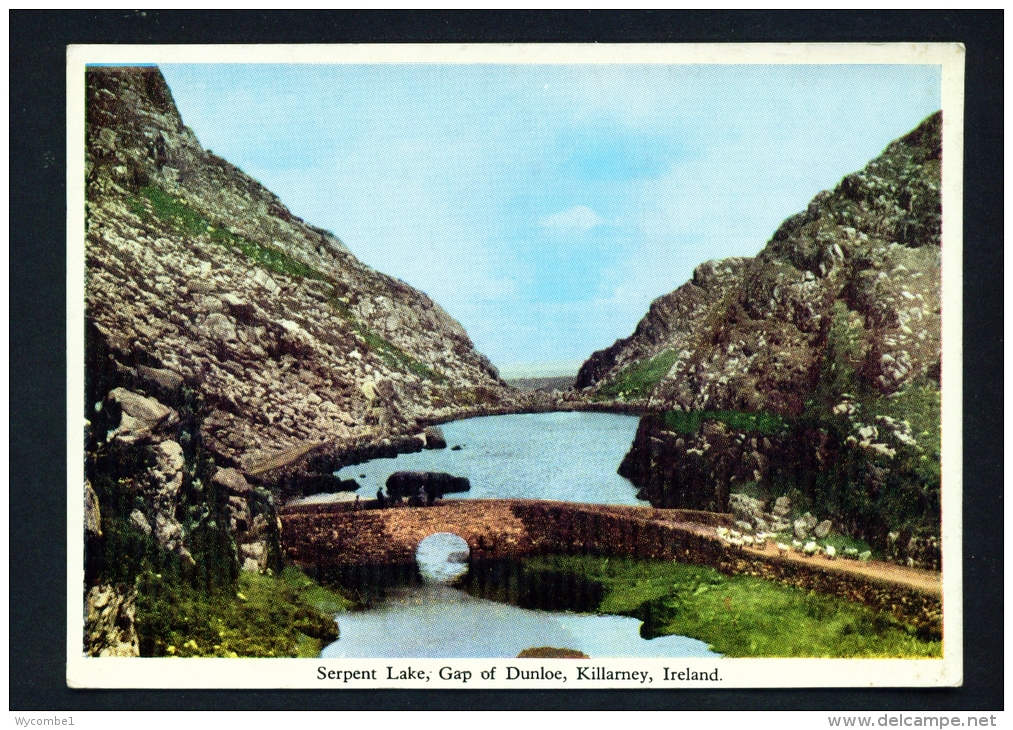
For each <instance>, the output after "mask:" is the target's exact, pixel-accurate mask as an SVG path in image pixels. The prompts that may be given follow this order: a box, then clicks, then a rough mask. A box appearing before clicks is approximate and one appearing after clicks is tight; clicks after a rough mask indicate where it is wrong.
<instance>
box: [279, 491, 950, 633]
mask: <svg viewBox="0 0 1013 730" xmlns="http://www.w3.org/2000/svg"><path fill="white" fill-rule="evenodd" d="M363 505H365V506H366V507H367V508H366V509H359V510H354V509H352V507H351V505H349V504H312V505H299V506H292V507H286V508H283V509H282V510H281V521H282V544H283V546H284V551H285V555H286V557H287V558H288V559H289V560H291V561H292V562H295V563H297V564H300V565H304V566H306V567H309V568H312V569H315V570H322V571H328V570H333V569H341V568H347V567H350V566H357V565H389V564H410V563H412V562H413V560H414V555H415V550H416V548H417V547H418V544H419V542H421V541H422V540H423V539H424V538H426V537H428V536H429V535H432V534H434V533H437V532H450V533H454V534H456V535H459V536H460V537H462V538H463V539H464V540H465V541H467V543H468V545H469V547H470V549H471V559H472V560H486V559H504V558H521V557H527V556H535V555H552V554H564V555H574V554H577V555H579V554H586V555H615V556H628V557H636V558H648V559H657V560H677V561H680V562H685V563H692V564H695V565H706V566H710V567H713V568H715V569H717V570H719V571H721V572H722V573H726V574H728V575H751V576H756V577H759V578H765V579H768V580H774V581H777V582H779V583H784V584H786V585H790V586H794V587H796V588H801V589H803V590H813V591H819V592H822V593H831V594H834V595H837V596H839V597H841V598H846V599H848V600H853V601H858V602H860V603H863V604H865V605H867V606H869V607H871V608H874V609H876V610H879V611H885V612H889V613H892V614H894V615H895V616H897V617H898V618H901V619H902V620H904V621H907V622H909V623H911V624H913V625H915V626H916V627H918V628H919V629H920V630H923V631H927V632H929V633H939V631H940V626H941V616H942V609H941V595H940V594H941V592H940V580H939V574H938V573H933V572H931V571H919V570H911V569H901V568H899V567H898V566H894V565H889V564H881V563H859V562H857V561H845V560H836V561H831V560H828V559H825V558H809V557H804V556H800V555H793V554H786V555H780V554H778V553H777V550H776V549H775V548H773V547H768V548H767V549H766V550H764V549H759V548H757V549H748V548H739V547H735V546H732V545H728V544H727V543H725V542H722V541H721V540H720V539H718V537H717V535H716V533H715V531H714V528H715V527H718V526H721V525H728V524H731V520H732V517H731V515H724V514H716V513H708V512H696V511H692V510H665V509H654V508H650V507H624V506H613V505H591V504H576V503H567V502H550V501H538V500H473V499H467V500H447V501H445V502H443V503H442V504H439V505H437V506H434V507H417V508H412V507H398V508H390V509H371V508H369V507H371V506H372V505H371V503H370V502H366V503H362V505H360V506H363Z"/></svg>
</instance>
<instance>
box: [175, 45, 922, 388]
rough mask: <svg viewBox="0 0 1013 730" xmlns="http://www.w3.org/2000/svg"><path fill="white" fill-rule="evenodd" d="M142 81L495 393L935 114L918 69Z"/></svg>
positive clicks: (413, 72)
mask: <svg viewBox="0 0 1013 730" xmlns="http://www.w3.org/2000/svg"><path fill="white" fill-rule="evenodd" d="M161 68H162V72H163V73H164V75H165V77H166V79H167V81H168V83H169V86H170V87H171V89H172V93H173V96H174V98H175V100H176V103H177V105H178V107H179V110H180V113H181V114H182V116H183V121H184V122H185V123H186V124H187V125H188V126H190V127H191V128H192V129H193V130H194V132H195V133H196V134H197V136H198V138H199V139H200V141H201V143H202V144H203V145H204V146H205V147H207V148H209V149H212V150H213V151H214V152H215V153H216V154H218V155H220V156H221V157H224V158H225V159H227V160H229V161H230V162H232V163H234V164H236V165H238V166H239V167H240V168H242V169H243V170H244V171H245V172H246V173H248V174H250V175H252V176H253V177H255V178H257V179H258V180H259V181H260V182H262V183H263V184H264V185H266V186H267V187H268V188H269V189H270V190H271V191H273V192H274V193H275V194H277V195H278V196H279V197H280V198H281V199H282V201H283V202H284V203H285V204H286V205H287V206H288V207H289V208H290V209H291V210H292V212H294V213H295V214H296V215H299V216H301V217H302V218H304V219H306V220H307V221H309V222H310V223H313V224H314V225H318V226H321V227H323V228H327V229H329V230H331V231H333V232H334V233H335V234H336V235H337V236H338V237H339V238H341V239H342V240H343V241H344V242H345V244H346V245H347V246H348V247H349V248H350V249H351V250H352V252H353V253H354V254H355V255H356V256H357V257H358V258H359V259H361V260H362V261H364V262H365V263H367V264H369V265H370V266H372V267H374V268H376V269H378V270H380V271H383V272H385V273H388V274H391V275H393V276H396V277H398V278H400V279H403V280H404V281H406V282H408V283H409V284H411V285H413V286H415V287H417V288H419V289H422V290H423V291H425V292H426V293H428V294H429V295H430V296H432V297H433V298H434V299H435V300H436V301H437V302H439V303H440V304H441V305H442V306H443V307H444V308H445V309H446V310H447V311H448V312H449V313H450V314H451V315H452V316H453V317H455V318H456V319H457V320H459V321H460V322H461V323H462V324H463V325H464V326H465V328H466V329H467V330H468V333H469V335H470V336H471V338H472V340H473V341H474V342H475V345H476V346H477V347H478V349H479V350H481V351H482V352H484V353H485V354H486V355H488V356H489V357H490V358H491V359H492V360H493V362H495V363H496V364H497V365H499V366H500V367H501V368H503V370H504V372H505V374H508V375H509V374H515V373H518V372H523V371H544V372H553V371H558V370H573V371H575V370H576V367H577V365H579V363H580V362H581V361H583V360H584V359H585V358H586V357H587V356H588V355H589V354H590V353H591V352H592V351H594V350H597V349H601V348H602V347H606V346H608V345H610V344H611V343H612V342H613V341H614V340H615V339H617V338H619V337H625V336H627V335H628V334H630V333H631V332H632V331H633V328H634V327H635V326H636V323H637V321H638V320H639V319H640V318H641V317H642V316H643V315H644V313H645V312H646V311H647V308H648V306H649V305H650V302H651V300H652V299H654V298H656V297H658V296H660V295H662V294H665V293H667V292H669V291H672V290H673V289H675V288H677V287H678V286H680V285H681V284H683V283H684V282H685V281H686V280H687V279H689V277H690V276H691V275H692V271H693V268H694V267H695V266H696V265H697V264H699V263H701V262H703V261H706V260H708V259H714V258H724V257H727V256H751V255H754V254H756V253H757V252H758V251H759V250H760V249H761V248H762V247H763V245H764V244H765V243H766V241H767V240H768V239H769V238H770V236H771V235H772V234H773V232H774V230H775V229H776V228H777V226H778V225H779V224H780V222H781V221H782V220H784V219H785V218H786V217H788V216H789V215H791V214H793V213H795V212H797V211H799V210H801V209H803V208H804V207H805V206H806V204H807V203H808V201H809V199H810V198H812V196H813V195H815V194H816V193H817V192H819V191H820V190H823V189H825V188H828V187H832V186H833V185H835V184H836V183H837V181H838V180H840V178H841V177H843V176H844V175H846V174H847V173H849V172H852V171H854V170H857V169H859V168H861V167H862V166H864V165H865V163H867V162H868V161H869V160H870V159H872V158H873V157H875V156H876V155H878V154H879V153H880V152H881V151H882V150H883V148H884V147H885V146H886V145H887V144H888V143H889V142H890V141H891V140H893V139H895V138H896V137H898V136H900V135H902V134H904V133H905V132H907V131H909V130H910V129H911V128H912V127H914V126H915V125H916V124H917V123H918V122H920V121H921V120H922V119H924V118H925V117H926V116H928V115H929V114H931V113H932V112H934V111H936V110H937V109H939V107H940V104H941V101H940V70H939V67H938V66H910V65H907V66H905V65H895V66H872V65H854V66H695V65H683V66H650V65H643V66H641V65H608V66H539V65H522V66H518V65H484V64H477V65H437V64H411V65H287V66H286V65H256V64H229V65H204V64H172V65H163V66H162V67H161Z"/></svg>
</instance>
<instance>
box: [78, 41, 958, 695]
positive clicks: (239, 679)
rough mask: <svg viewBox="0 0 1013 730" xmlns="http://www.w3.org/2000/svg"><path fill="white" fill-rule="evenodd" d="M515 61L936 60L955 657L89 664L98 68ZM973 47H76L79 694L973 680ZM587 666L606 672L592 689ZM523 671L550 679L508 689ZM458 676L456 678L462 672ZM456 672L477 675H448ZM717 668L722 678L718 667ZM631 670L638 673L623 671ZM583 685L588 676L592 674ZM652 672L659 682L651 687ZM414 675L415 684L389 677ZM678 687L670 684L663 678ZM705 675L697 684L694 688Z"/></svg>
mask: <svg viewBox="0 0 1013 730" xmlns="http://www.w3.org/2000/svg"><path fill="white" fill-rule="evenodd" d="M420 62H424V63H447V64H451V63H455V64H458V63H459V64H467V63H501V64H535V63H538V64H576V63H581V64H587V63H609V64H616V63H620V64H622V63H639V64H813V63H820V64H852V63H862V64H934V65H939V66H940V67H941V69H942V109H943V147H944V150H945V154H944V155H943V190H942V196H943V210H944V215H943V246H942V259H943V282H942V335H943V361H944V362H947V363H953V364H954V366H953V367H949V368H946V370H945V377H944V379H943V401H942V403H943V406H942V433H943V443H942V475H943V485H944V487H943V495H942V506H943V507H942V522H943V524H942V543H943V545H942V551H943V556H944V563H945V569H944V571H943V606H944V610H943V635H944V637H945V640H944V650H943V658H942V659H731V658H720V659H602V660H591V661H590V662H587V663H585V662H579V663H578V662H575V661H573V660H570V659H449V660H447V659H439V660H437V659H414V660H401V659H321V658H318V659H190V660H180V659H171V658H98V657H85V656H83V655H82V651H81V646H82V630H83V613H82V612H83V595H82V586H83V585H84V570H83V565H84V526H83V525H84V511H83V510H84V507H83V503H82V499H81V486H80V485H81V484H82V483H83V481H84V463H83V461H84V460H83V459H82V458H81V457H82V454H81V451H80V444H81V433H82V422H81V419H82V414H81V406H80V404H81V403H82V402H83V393H84V316H83V312H84V301H85V300H84V271H85V267H84V246H83V242H84V215H83V211H84V195H85V193H84V186H83V185H82V181H83V180H84V162H85V124H84V119H85V85H84V83H83V81H84V72H85V66H86V64H96V63H104V64H123V65H136V64H153V63H154V64H159V63H328V64H343V63H389V64H396V63H420ZM963 116H964V47H963V45H961V44H945V43H927V44H924V43H878V44H861V43H859V44H813V43H786V44H765V43H755V44H706V45H704V44H630V45H622V44H614V45H613V44H559V45H549V44H494V45H467V44H464V45H462V44H446V45H410V44H404V45H342V46H328V45H228V46H226V45H212V46H196V45H187V46H182V45H179V46H175V45H122V46H116V45H95V46H86V45H77V46H70V47H68V51H67V122H68V123H67V130H68V131H67V150H68V161H67V191H68V193H67V197H68V212H67V235H68V238H67V272H68V277H67V313H68V316H67V330H68V332H67V334H68V338H67V339H68V346H67V373H68V376H67V378H68V400H67V443H68V454H69V458H68V465H67V472H68V490H67V519H68V521H67V559H68V564H67V596H68V601H67V684H68V685H69V686H71V687H103V688H250V689H254V688H256V689H287V688H311V689H366V688H380V687H384V688H399V689H419V688H424V689H461V688H475V689H489V688H499V689H555V688H558V689H603V688H639V687H643V688H677V687H692V688H718V687H722V688H737V687H939V686H958V685H960V684H961V683H962V681H963V612H962V608H963V595H962V580H963V577H962V554H961V528H962V523H961V492H962V485H961V472H962V469H961V464H962V443H961V424H962V419H961V415H962V400H961V394H962V379H961V368H960V366H959V363H961V362H962V359H963V358H962V330H961V321H962V304H963V301H962V276H961V262H962V240H961V233H962V229H963V210H962V184H961V180H962V176H963ZM578 664H579V665H581V666H583V665H586V666H590V667H597V668H603V669H604V670H605V672H612V675H608V674H607V673H602V674H600V675H599V674H595V675H594V676H606V677H607V676H613V677H616V676H619V677H622V676H631V677H632V678H631V679H611V680H610V679H580V678H578V676H577V674H578V673H577V669H578ZM510 667H517V668H520V669H522V670H524V671H525V672H530V671H532V670H540V672H541V674H540V675H539V676H543V677H545V678H544V679H527V680H523V679H509V676H510V675H511V674H513V673H514V672H512V671H511V670H510ZM444 668H451V671H450V672H449V673H448V672H447V671H446V670H445V669H444ZM409 669H410V670H411V671H410V672H409ZM441 670H444V671H443V674H444V675H448V674H452V673H453V672H454V671H457V672H462V673H463V672H469V673H470V676H469V678H468V680H467V682H463V681H462V677H464V675H463V674H458V675H457V677H456V678H450V679H443V678H441V676H440V673H441ZM715 670H716V671H715ZM623 673H625V674H623ZM584 674H585V675H586V674H588V672H585V673H584ZM645 674H646V677H647V678H646V679H645V678H644V676H645ZM401 675H404V676H407V677H409V678H407V679H396V678H394V679H392V678H391V677H399V676H401ZM666 676H667V677H670V679H667V680H666V679H665V677H666ZM694 676H696V677H701V676H703V677H707V678H706V679H690V678H689V677H694Z"/></svg>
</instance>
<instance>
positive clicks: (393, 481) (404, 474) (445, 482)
mask: <svg viewBox="0 0 1013 730" xmlns="http://www.w3.org/2000/svg"><path fill="white" fill-rule="evenodd" d="M420 487H421V488H422V489H423V490H424V491H425V493H426V494H427V495H432V496H433V497H434V498H439V497H442V496H443V495H444V494H450V493H453V492H467V491H469V490H470V489H471V482H469V481H468V479H467V478H466V477H456V476H454V475H453V474H447V473H445V472H436V471H396V472H394V473H393V474H391V475H390V476H389V477H388V478H387V494H389V495H390V496H391V497H394V498H398V497H410V496H411V495H413V494H418V491H419V488H420Z"/></svg>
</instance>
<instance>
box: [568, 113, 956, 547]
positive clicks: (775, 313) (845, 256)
mask: <svg viewBox="0 0 1013 730" xmlns="http://www.w3.org/2000/svg"><path fill="white" fill-rule="evenodd" d="M940 163H941V115H940V114H938V113H937V114H935V115H933V116H931V117H929V118H928V119H926V120H925V121H924V122H923V123H922V124H921V125H919V126H918V128H916V129H915V130H914V131H912V132H911V133H910V134H908V135H906V136H904V137H903V138H901V139H899V140H897V141H896V142H894V143H892V144H891V145H890V146H889V147H887V149H886V150H885V151H884V152H883V154H882V155H881V156H880V157H878V158H877V159H875V160H874V161H872V162H871V163H870V164H869V165H868V166H867V167H866V168H865V169H864V170H862V171H861V172H858V173H855V174H852V175H848V176H846V177H845V178H844V179H843V180H842V181H841V183H840V184H839V185H838V186H837V187H836V188H835V189H833V190H831V191H826V192H823V193H820V194H819V195H817V196H816V197H815V198H814V199H813V201H812V202H811V203H810V204H809V206H808V208H807V209H806V210H805V211H804V212H802V213H799V214H798V215H795V216H792V217H791V218H789V219H788V220H786V221H785V222H784V223H783V224H782V225H781V226H780V228H779V229H778V230H777V232H776V233H775V234H774V236H773V238H772V239H771V240H770V241H769V242H768V244H767V245H766V247H765V248H764V249H763V250H762V251H761V252H760V254H759V255H758V256H756V257H755V258H753V259H747V260H744V259H732V260H729V261H728V262H727V265H726V262H713V263H710V264H707V265H705V267H706V268H705V269H704V272H721V273H724V274H725V277H724V278H723V279H721V280H718V281H717V282H712V283H711V287H710V289H706V288H705V287H703V286H701V285H700V283H701V282H700V280H701V278H703V282H702V283H706V282H707V279H706V277H701V273H702V272H701V269H698V270H697V273H696V274H695V275H694V279H693V281H692V282H691V283H689V284H687V285H685V286H683V287H682V288H680V289H678V290H676V291H675V292H673V293H672V294H669V295H667V296H666V297H662V298H661V299H659V300H657V301H656V302H655V303H654V305H652V308H651V312H650V313H649V314H648V316H647V317H645V318H644V320H642V321H641V323H640V325H639V326H638V327H637V331H636V332H635V333H634V334H633V336H631V337H630V338H628V339H626V340H621V341H619V342H617V343H616V344H615V345H613V347H612V348H609V350H605V351H602V352H600V353H595V355H594V356H592V358H591V359H590V360H589V361H588V362H587V363H586V364H585V365H584V367H583V368H582V370H581V376H580V379H579V384H580V385H581V386H583V387H591V388H592V389H593V390H592V391H591V395H592V397H594V396H595V395H598V396H599V397H600V398H601V399H604V400H608V399H614V398H617V397H618V396H620V394H621V392H622V388H623V385H624V384H638V383H639V384H640V387H641V392H639V393H637V396H638V397H639V398H640V399H641V402H642V403H643V405H644V407H645V409H646V410H647V411H648V413H647V415H645V416H644V418H643V419H642V421H641V424H640V428H639V429H638V433H637V436H636V440H635V442H634V444H633V446H632V448H631V450H630V452H629V454H628V455H627V457H626V459H625V460H624V461H623V464H622V466H621V467H620V473H621V474H623V475H624V476H627V477H628V478H630V479H631V480H632V481H633V482H634V483H635V484H637V485H638V486H639V487H640V489H641V496H642V497H643V498H647V499H650V500H651V502H652V503H653V504H655V505H656V506H663V507H684V508H693V509H710V510H719V511H726V510H728V509H729V496H730V495H731V494H732V493H733V492H737V491H739V488H740V487H741V486H744V485H746V484H747V483H749V484H751V486H752V488H753V489H754V490H758V491H759V492H761V493H763V494H764V495H765V497H768V498H770V499H773V498H776V497H778V496H781V495H783V494H787V493H791V494H792V502H793V504H794V505H795V507H794V509H796V510H798V511H799V512H798V514H797V515H793V517H798V516H799V515H800V514H801V512H804V511H806V510H807V509H811V510H812V511H816V512H818V513H819V514H824V515H828V516H829V517H830V519H831V523H832V524H833V526H834V528H835V529H839V530H841V531H842V532H845V533H847V534H857V535H860V536H862V537H864V538H866V539H868V540H870V541H871V542H872V543H874V544H875V545H877V546H879V547H880V548H882V549H884V550H885V549H886V548H887V537H888V534H890V533H891V532H896V533H897V534H898V535H899V537H897V539H895V540H892V541H891V545H911V544H912V540H914V541H915V543H917V545H918V546H919V547H917V549H916V548H915V547H912V548H910V549H909V550H904V551H901V553H904V554H901V555H898V556H897V557H898V559H901V560H907V561H909V562H910V561H911V560H915V562H917V563H918V564H920V565H924V566H926V567H932V566H938V555H936V557H934V558H931V557H930V558H926V557H925V555H926V553H927V552H931V551H930V550H928V551H927V550H925V549H924V548H922V547H920V546H921V545H924V544H926V539H927V540H928V544H933V543H932V541H931V536H932V535H938V529H939V528H938V525H939V521H938V520H939V405H940V401H939V394H940V390H939V383H940V370H941V367H940V362H941V345H940V298H939V297H940V239H941V224H940V220H941V202H940ZM708 294H709V295H710V296H708ZM665 353H667V354H666V355H665V357H666V359H664V361H662V362H660V363H659V360H661V355H662V354H665ZM652 368H653V371H654V372H653V373H649V372H648V371H650V370H652ZM658 371H663V372H661V373H660V374H658ZM647 375H651V377H647ZM814 528H815V525H813V526H810V527H808V528H807V529H808V530H812V529H814ZM826 529H829V527H827V528H826ZM920 535H922V536H924V535H928V536H929V537H928V538H926V539H921V538H919V537H918V536H920ZM916 538H917V539H916ZM919 540H921V541H920V542H919ZM936 544H937V543H936ZM915 552H917V553H918V555H919V557H918V558H917V559H915V558H913V557H912V555H909V554H907V553H912V554H913V553H915Z"/></svg>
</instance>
